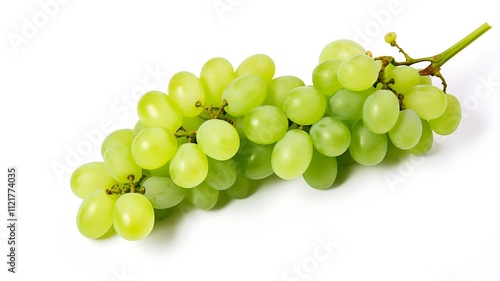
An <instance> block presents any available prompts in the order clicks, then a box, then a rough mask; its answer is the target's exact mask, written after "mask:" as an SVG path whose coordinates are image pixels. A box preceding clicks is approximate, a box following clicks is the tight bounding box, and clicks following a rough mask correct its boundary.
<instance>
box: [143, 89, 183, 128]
mask: <svg viewBox="0 0 500 281" xmlns="http://www.w3.org/2000/svg"><path fill="white" fill-rule="evenodd" d="M137 114H138V115H139V120H140V121H141V123H142V124H144V126H146V127H164V128H167V129H169V130H170V131H172V132H176V131H177V129H179V128H180V126H181V125H182V109H181V108H180V106H179V105H178V104H177V102H176V101H175V100H174V99H173V98H172V97H170V96H168V95H166V94H165V93H162V92H160V91H150V92H147V93H145V94H144V95H143V96H142V97H141V98H140V99H139V102H138V104H137Z"/></svg>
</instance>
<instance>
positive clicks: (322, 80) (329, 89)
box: [312, 60, 343, 96]
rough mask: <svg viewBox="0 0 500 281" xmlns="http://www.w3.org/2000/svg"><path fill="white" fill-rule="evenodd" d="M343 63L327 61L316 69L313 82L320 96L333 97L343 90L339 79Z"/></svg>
mask: <svg viewBox="0 0 500 281" xmlns="http://www.w3.org/2000/svg"><path fill="white" fill-rule="evenodd" d="M341 63H342V61H341V60H325V61H324V62H322V63H320V64H318V65H317V66H316V67H315V68H314V70H313V73H312V82H313V85H314V88H316V90H317V91H318V92H319V93H320V94H322V95H325V96H331V95H333V94H335V92H337V91H338V90H340V89H342V88H343V86H342V85H341V84H340V82H339V79H338V77H337V74H338V69H339V66H340V64H341Z"/></svg>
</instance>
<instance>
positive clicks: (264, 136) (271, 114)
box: [243, 105, 288, 144]
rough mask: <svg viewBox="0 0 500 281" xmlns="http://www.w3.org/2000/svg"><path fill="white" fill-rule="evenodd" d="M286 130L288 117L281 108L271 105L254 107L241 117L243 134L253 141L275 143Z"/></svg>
mask: <svg viewBox="0 0 500 281" xmlns="http://www.w3.org/2000/svg"><path fill="white" fill-rule="evenodd" d="M287 130H288V118H287V117H286V115H285V113H284V112H283V110H282V109H279V108H277V107H275V106H272V105H261V106H258V107H255V108H253V109H252V110H250V111H249V112H248V113H247V114H246V115H245V117H243V131H244V132H245V136H246V137H247V138H248V139H249V140H251V141H252V142H254V143H258V144H272V143H275V142H277V141H278V140H280V139H281V138H282V137H283V136H284V135H285V133H286V131H287Z"/></svg>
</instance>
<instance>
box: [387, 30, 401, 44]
mask: <svg viewBox="0 0 500 281" xmlns="http://www.w3.org/2000/svg"><path fill="white" fill-rule="evenodd" d="M397 37H398V36H397V34H396V32H389V33H387V34H386V35H385V36H384V40H385V42H386V43H389V44H390V43H392V42H394V41H396V38H397Z"/></svg>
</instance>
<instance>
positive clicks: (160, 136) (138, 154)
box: [131, 127, 177, 170]
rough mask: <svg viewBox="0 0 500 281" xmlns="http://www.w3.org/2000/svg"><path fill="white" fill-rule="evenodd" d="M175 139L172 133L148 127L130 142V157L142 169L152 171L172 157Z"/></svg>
mask: <svg viewBox="0 0 500 281" xmlns="http://www.w3.org/2000/svg"><path fill="white" fill-rule="evenodd" d="M176 149H177V139H176V138H175V135H174V133H172V132H171V131H170V130H168V129H165V128H163V127H150V128H146V129H144V130H143V131H142V132H140V133H139V134H138V135H137V136H136V137H135V138H134V141H133V142H132V147H131V151H132V157H134V161H135V163H137V165H139V166H140V167H141V168H143V169H147V170H154V169H158V168H160V167H161V166H163V165H165V163H167V162H168V160H170V158H172V156H174V153H175V150H176Z"/></svg>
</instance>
